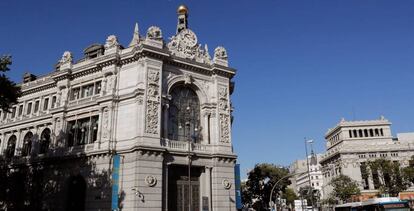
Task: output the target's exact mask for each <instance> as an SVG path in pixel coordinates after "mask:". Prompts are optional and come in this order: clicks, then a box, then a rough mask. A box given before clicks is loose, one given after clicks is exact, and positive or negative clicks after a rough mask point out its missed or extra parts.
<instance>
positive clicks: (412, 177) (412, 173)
mask: <svg viewBox="0 0 414 211" xmlns="http://www.w3.org/2000/svg"><path fill="white" fill-rule="evenodd" d="M402 174H403V177H404V178H405V180H406V182H408V183H410V184H414V155H413V156H411V160H410V161H409V165H408V166H406V167H405V168H403V169H402Z"/></svg>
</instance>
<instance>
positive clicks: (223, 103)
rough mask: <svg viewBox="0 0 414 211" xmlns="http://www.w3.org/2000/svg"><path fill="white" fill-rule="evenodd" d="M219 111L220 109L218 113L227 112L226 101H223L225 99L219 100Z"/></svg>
mask: <svg viewBox="0 0 414 211" xmlns="http://www.w3.org/2000/svg"><path fill="white" fill-rule="evenodd" d="M219 109H220V111H227V109H228V106H227V100H225V99H220V100H219Z"/></svg>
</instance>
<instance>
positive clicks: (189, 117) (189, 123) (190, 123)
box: [184, 104, 198, 211]
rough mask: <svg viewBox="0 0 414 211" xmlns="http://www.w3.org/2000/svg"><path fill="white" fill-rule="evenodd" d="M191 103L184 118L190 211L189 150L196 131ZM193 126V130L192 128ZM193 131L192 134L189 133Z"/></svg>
mask: <svg viewBox="0 0 414 211" xmlns="http://www.w3.org/2000/svg"><path fill="white" fill-rule="evenodd" d="M193 109H194V108H192V106H191V104H189V105H188V106H187V107H186V108H185V112H184V120H185V127H186V128H185V129H186V132H187V133H186V139H187V145H188V146H187V147H188V148H187V150H188V151H187V157H188V211H191V204H192V201H193V200H192V188H191V162H192V160H191V150H192V142H193V139H194V141H195V139H196V137H197V132H198V125H197V123H196V117H195V115H196V114H195V112H194V111H193ZM192 127H193V128H194V131H193V130H192ZM191 133H193V134H191Z"/></svg>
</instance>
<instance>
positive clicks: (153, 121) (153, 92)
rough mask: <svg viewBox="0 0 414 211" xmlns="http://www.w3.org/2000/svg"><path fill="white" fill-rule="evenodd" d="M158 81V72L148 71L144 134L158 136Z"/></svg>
mask: <svg viewBox="0 0 414 211" xmlns="http://www.w3.org/2000/svg"><path fill="white" fill-rule="evenodd" d="M159 79H160V73H159V71H158V70H153V69H149V70H148V81H147V111H146V119H145V121H146V122H145V123H146V124H145V126H146V127H145V132H146V133H151V134H158V123H159V121H158V116H159V115H158V110H159V105H160V93H159V87H160V85H159Z"/></svg>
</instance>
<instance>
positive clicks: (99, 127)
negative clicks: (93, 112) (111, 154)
mask: <svg viewBox="0 0 414 211" xmlns="http://www.w3.org/2000/svg"><path fill="white" fill-rule="evenodd" d="M103 110H104V108H103V107H101V108H99V119H98V137H97V140H96V141H97V142H98V144H99V148H100V146H101V137H102V134H101V132H102V117H103Z"/></svg>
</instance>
